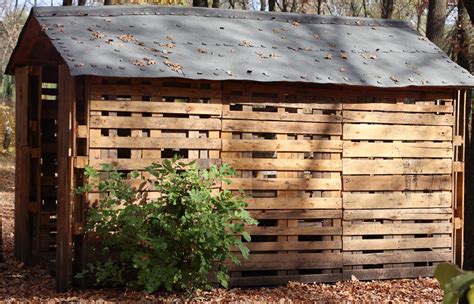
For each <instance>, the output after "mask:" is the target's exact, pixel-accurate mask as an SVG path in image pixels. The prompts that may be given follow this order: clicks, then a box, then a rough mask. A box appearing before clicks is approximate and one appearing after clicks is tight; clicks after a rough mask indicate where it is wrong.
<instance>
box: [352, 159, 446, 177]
mask: <svg viewBox="0 0 474 304" xmlns="http://www.w3.org/2000/svg"><path fill="white" fill-rule="evenodd" d="M343 167H344V174H347V175H352V174H353V175H357V174H358V175H363V174H367V175H368V174H374V175H380V174H383V175H388V174H397V175H399V174H450V173H451V170H452V161H451V160H450V159H395V160H385V159H384V160H380V159H375V160H372V159H344V160H343Z"/></svg>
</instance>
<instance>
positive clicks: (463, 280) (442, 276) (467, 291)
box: [434, 262, 474, 304]
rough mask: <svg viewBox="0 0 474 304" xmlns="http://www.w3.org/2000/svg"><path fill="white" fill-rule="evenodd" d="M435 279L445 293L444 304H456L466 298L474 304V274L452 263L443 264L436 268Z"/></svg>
mask: <svg viewBox="0 0 474 304" xmlns="http://www.w3.org/2000/svg"><path fill="white" fill-rule="evenodd" d="M434 276H435V278H436V279H437V280H438V282H439V285H440V286H441V288H442V289H443V291H444V297H443V303H445V304H456V303H458V301H459V299H461V298H462V297H463V296H466V298H467V300H468V301H469V303H471V304H474V272H470V271H462V270H461V269H459V268H458V267H457V266H456V265H454V264H452V263H447V262H445V263H441V264H439V265H438V266H437V267H436V270H435V274H434Z"/></svg>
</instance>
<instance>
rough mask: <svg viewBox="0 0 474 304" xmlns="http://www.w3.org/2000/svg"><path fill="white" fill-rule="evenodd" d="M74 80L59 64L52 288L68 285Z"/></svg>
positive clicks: (70, 279)
mask: <svg viewBox="0 0 474 304" xmlns="http://www.w3.org/2000/svg"><path fill="white" fill-rule="evenodd" d="M75 95H76V94H75V80H74V78H73V77H72V76H71V75H70V74H69V70H68V68H67V67H66V66H65V65H60V66H59V81H58V206H57V241H56V243H57V247H56V290H57V291H60V292H61V291H67V290H68V289H69V288H70V287H71V286H72V257H73V253H72V248H73V244H72V234H73V229H72V228H73V227H72V226H73V222H72V214H73V207H72V206H73V204H74V195H73V179H74V176H73V157H72V156H73V140H74V138H73V136H74V133H73V119H74V118H75V115H74V111H75V100H76V97H75Z"/></svg>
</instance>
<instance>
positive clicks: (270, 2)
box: [268, 0, 276, 12]
mask: <svg viewBox="0 0 474 304" xmlns="http://www.w3.org/2000/svg"><path fill="white" fill-rule="evenodd" d="M275 4H276V0H268V10H269V11H270V12H274V11H275Z"/></svg>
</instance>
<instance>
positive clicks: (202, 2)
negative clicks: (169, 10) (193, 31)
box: [193, 0, 209, 7]
mask: <svg viewBox="0 0 474 304" xmlns="http://www.w3.org/2000/svg"><path fill="white" fill-rule="evenodd" d="M193 6H195V7H209V3H208V2H207V0H193Z"/></svg>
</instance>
